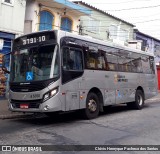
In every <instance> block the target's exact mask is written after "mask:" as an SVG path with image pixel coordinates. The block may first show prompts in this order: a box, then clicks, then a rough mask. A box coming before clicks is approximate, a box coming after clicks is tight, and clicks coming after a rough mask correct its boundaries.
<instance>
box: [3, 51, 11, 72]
mask: <svg viewBox="0 0 160 154" xmlns="http://www.w3.org/2000/svg"><path fill="white" fill-rule="evenodd" d="M9 54H10V53H9ZM2 70H3V71H4V72H5V73H8V74H10V71H8V70H7V68H6V67H5V56H3V59H2Z"/></svg>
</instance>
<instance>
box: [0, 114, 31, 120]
mask: <svg viewBox="0 0 160 154" xmlns="http://www.w3.org/2000/svg"><path fill="white" fill-rule="evenodd" d="M31 116H33V113H32V114H13V115H11V114H8V115H7V114H6V115H0V119H2V120H4V119H15V118H28V117H31Z"/></svg>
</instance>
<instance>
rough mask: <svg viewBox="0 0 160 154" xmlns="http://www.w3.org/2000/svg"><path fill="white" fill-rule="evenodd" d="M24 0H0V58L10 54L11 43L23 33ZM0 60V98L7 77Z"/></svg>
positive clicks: (3, 91)
mask: <svg viewBox="0 0 160 154" xmlns="http://www.w3.org/2000/svg"><path fill="white" fill-rule="evenodd" d="M25 8H26V1H25V0H0V58H2V55H4V54H7V53H10V52H11V46H12V41H13V39H14V38H15V37H17V36H19V35H22V34H23V31H24V17H25ZM9 60H10V56H9V55H8V56H7V63H6V67H7V68H8V69H9ZM1 65H2V60H0V98H1V96H2V97H3V96H4V94H5V91H6V86H7V85H6V84H7V82H6V81H7V79H8V76H7V74H4V72H3V71H2V69H1Z"/></svg>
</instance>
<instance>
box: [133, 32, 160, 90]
mask: <svg viewBox="0 0 160 154" xmlns="http://www.w3.org/2000/svg"><path fill="white" fill-rule="evenodd" d="M134 39H135V40H140V41H141V43H142V44H141V50H142V51H145V52H150V53H153V54H154V55H155V63H156V67H157V80H158V89H159V90H160V40H158V39H156V38H154V37H152V36H149V35H147V34H144V33H142V32H140V31H138V30H137V29H136V30H134Z"/></svg>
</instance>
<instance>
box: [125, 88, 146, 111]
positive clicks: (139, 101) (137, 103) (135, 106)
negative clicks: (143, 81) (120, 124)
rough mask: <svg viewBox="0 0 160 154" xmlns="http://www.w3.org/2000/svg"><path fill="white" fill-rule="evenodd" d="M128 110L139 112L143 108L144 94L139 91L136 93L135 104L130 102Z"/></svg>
mask: <svg viewBox="0 0 160 154" xmlns="http://www.w3.org/2000/svg"><path fill="white" fill-rule="evenodd" d="M127 106H128V107H129V108H133V109H136V110H141V109H142V108H143V106H144V94H143V92H142V91H141V90H137V91H136V95H135V102H130V103H128V104H127Z"/></svg>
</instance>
